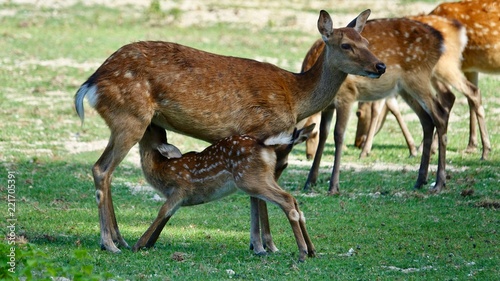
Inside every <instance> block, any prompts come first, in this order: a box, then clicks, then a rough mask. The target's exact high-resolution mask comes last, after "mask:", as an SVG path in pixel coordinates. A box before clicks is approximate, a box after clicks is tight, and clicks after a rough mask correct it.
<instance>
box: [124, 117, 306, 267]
mask: <svg viewBox="0 0 500 281" xmlns="http://www.w3.org/2000/svg"><path fill="white" fill-rule="evenodd" d="M312 127H314V125H312ZM312 127H311V126H309V127H306V128H304V130H299V131H296V132H294V134H293V135H292V136H290V135H289V134H280V135H278V136H273V137H269V138H267V139H265V140H263V141H260V140H257V139H255V138H253V137H251V136H248V135H241V136H240V135H238V136H231V137H227V138H224V139H222V140H220V141H218V142H217V143H215V144H213V145H211V146H209V147H208V148H206V149H205V150H203V151H202V152H199V153H196V152H190V153H186V154H184V155H181V153H180V151H179V150H178V149H177V148H176V147H175V146H173V145H171V144H168V143H167V136H166V132H165V129H163V128H162V127H160V126H157V125H154V124H151V125H150V126H149V127H148V128H147V129H146V132H145V133H144V136H143V137H142V139H141V140H140V141H139V151H140V155H141V165H142V170H143V173H144V176H145V178H146V180H147V181H148V182H149V183H150V184H151V185H152V186H153V187H154V188H155V189H156V190H157V191H159V192H161V193H162V194H163V195H164V196H165V198H166V201H165V203H164V204H163V205H162V206H161V209H160V211H159V212H158V216H157V217H156V219H155V220H154V221H153V223H152V224H151V226H150V227H149V228H148V230H147V231H146V232H145V233H144V234H143V235H142V237H141V238H140V239H139V241H137V243H136V244H135V246H134V247H133V250H134V251H137V250H139V249H141V248H143V247H148V248H149V247H152V246H153V245H154V244H155V242H156V240H157V239H158V236H159V235H160V233H161V231H162V229H163V228H164V227H165V225H166V223H167V222H168V221H169V219H170V218H171V217H172V216H173V215H174V213H175V212H176V211H177V210H178V209H179V208H180V207H181V206H192V205H197V204H203V203H207V202H211V201H214V200H217V199H220V198H222V197H225V196H227V195H229V194H231V193H233V192H235V191H236V190H237V189H240V190H242V191H243V192H245V193H247V194H248V195H250V196H253V197H257V198H259V199H261V200H266V201H268V202H272V203H275V204H276V205H278V206H279V207H280V208H281V209H282V210H283V212H285V214H286V216H287V217H288V220H289V222H290V225H291V226H292V230H293V233H294V235H295V239H296V242H297V246H298V247H299V261H304V259H305V257H306V255H309V256H311V257H313V256H315V249H314V245H313V244H312V242H311V239H310V238H309V234H308V233H307V230H306V225H305V218H304V214H303V213H302V212H301V211H300V210H299V206H298V203H297V201H296V200H295V198H294V197H293V196H292V195H290V194H289V193H287V192H285V191H284V190H283V189H281V188H280V186H279V185H278V183H277V182H276V180H275V177H274V175H275V171H276V169H281V168H283V167H282V166H280V164H279V163H277V158H276V152H275V147H282V150H286V151H287V152H289V151H290V150H291V149H292V147H293V146H294V145H295V144H297V143H300V142H303V141H304V140H305V139H307V136H308V134H309V133H310V132H311V130H312ZM258 237H259V236H258V235H257V236H254V237H252V238H257V239H258ZM252 244H253V245H259V244H261V242H260V241H252ZM254 251H255V252H256V253H257V254H262V253H265V250H264V248H263V247H262V246H261V247H260V248H257V247H255V248H254Z"/></svg>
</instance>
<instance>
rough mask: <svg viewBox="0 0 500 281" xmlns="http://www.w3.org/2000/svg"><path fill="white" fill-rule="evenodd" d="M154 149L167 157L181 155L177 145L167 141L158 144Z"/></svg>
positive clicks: (179, 156)
mask: <svg viewBox="0 0 500 281" xmlns="http://www.w3.org/2000/svg"><path fill="white" fill-rule="evenodd" d="M156 149H157V150H158V151H159V152H160V153H161V155H163V156H164V157H166V158H168V159H170V158H181V157H182V153H181V151H180V150H179V149H178V148H177V147H175V146H173V145H171V144H168V143H163V144H160V145H159V146H158V147H157V148H156Z"/></svg>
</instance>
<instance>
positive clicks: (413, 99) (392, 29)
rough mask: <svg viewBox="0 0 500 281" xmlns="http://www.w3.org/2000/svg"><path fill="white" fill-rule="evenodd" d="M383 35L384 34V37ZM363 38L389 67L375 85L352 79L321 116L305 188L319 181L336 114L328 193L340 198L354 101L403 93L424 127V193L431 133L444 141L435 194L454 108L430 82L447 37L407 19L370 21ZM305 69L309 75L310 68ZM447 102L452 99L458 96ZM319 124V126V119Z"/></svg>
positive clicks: (418, 184)
mask: <svg viewBox="0 0 500 281" xmlns="http://www.w3.org/2000/svg"><path fill="white" fill-rule="evenodd" d="M381 30H383V32H380V31H381ZM363 35H364V36H365V38H367V40H369V42H370V47H371V49H372V51H373V52H374V53H375V54H377V56H379V57H381V58H383V60H384V61H385V62H386V64H387V72H386V73H385V74H384V75H383V76H382V77H381V78H380V79H377V80H373V81H368V80H366V79H364V78H362V77H356V76H348V77H347V79H346V80H345V81H344V84H342V86H341V88H340V89H339V91H338V93H337V95H336V97H335V98H334V100H333V102H332V104H331V106H330V107H328V108H327V109H326V110H324V111H323V112H322V113H321V123H320V124H321V125H320V128H319V145H318V150H317V151H316V156H315V158H314V162H313V166H312V167H311V170H310V173H309V176H308V179H307V182H306V185H305V188H306V189H307V188H308V187H309V186H310V185H311V184H314V183H315V182H316V179H317V176H318V170H319V162H320V159H321V155H322V153H323V148H324V143H325V141H326V137H327V135H328V131H329V128H330V123H331V119H332V117H333V112H334V110H337V121H336V123H335V129H334V140H335V160H334V166H333V172H332V176H331V178H330V187H329V193H330V194H337V193H339V174H340V157H341V152H342V146H343V138H344V132H345V130H346V125H347V121H348V119H349V115H350V109H351V106H352V104H353V103H354V102H355V101H356V100H366V101H372V100H378V99H381V98H385V97H388V96H391V95H393V94H394V92H395V91H397V90H399V94H400V95H401V96H402V97H403V98H404V99H405V101H407V103H408V104H409V105H410V107H412V108H413V110H414V111H415V112H416V113H417V115H418V116H419V118H420V121H421V123H422V127H423V128H424V139H425V141H424V153H423V155H422V159H421V165H420V169H419V176H418V179H417V182H416V184H415V188H420V187H421V186H422V185H423V184H424V183H426V181H427V174H428V167H429V161H430V145H431V142H432V132H433V130H434V128H436V129H437V132H438V134H439V135H440V136H441V137H442V138H440V139H441V141H440V143H439V147H440V153H439V155H440V156H439V165H438V166H439V168H438V173H437V180H436V182H437V183H436V187H435V189H436V190H440V189H441V188H442V187H443V186H444V185H445V180H446V176H445V164H446V163H445V151H446V141H445V138H443V136H446V130H447V122H448V117H449V111H450V109H451V106H452V103H451V104H450V103H446V104H443V103H441V102H440V99H439V98H437V97H436V96H434V94H433V92H432V89H431V77H432V71H433V69H434V67H435V65H436V63H437V62H438V60H439V58H440V56H441V52H442V50H443V45H442V40H443V38H442V36H441V35H440V33H439V32H438V31H436V30H435V29H433V28H431V27H430V26H428V25H426V24H423V23H420V22H417V21H413V20H410V19H405V18H399V19H379V20H372V21H369V22H367V24H366V26H365V29H364V31H363ZM322 47H323V45H322V44H321V43H318V42H317V43H315V45H313V47H312V48H322ZM315 53H318V51H310V52H309V53H308V55H307V56H306V58H305V59H304V61H305V62H304V64H303V65H306V66H307V65H311V64H312V63H313V62H314V60H315V59H316V57H313V56H311V54H315ZM303 70H304V71H306V70H307V68H304V69H303ZM449 98H450V99H451V100H454V96H451V97H449ZM316 118H317V117H316ZM315 122H318V119H316V120H315Z"/></svg>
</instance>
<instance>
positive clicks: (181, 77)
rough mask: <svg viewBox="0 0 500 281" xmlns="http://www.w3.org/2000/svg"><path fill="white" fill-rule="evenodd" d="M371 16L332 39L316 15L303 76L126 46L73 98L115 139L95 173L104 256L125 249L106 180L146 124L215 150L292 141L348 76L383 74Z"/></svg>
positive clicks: (328, 24) (180, 49) (168, 47)
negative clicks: (373, 47)
mask: <svg viewBox="0 0 500 281" xmlns="http://www.w3.org/2000/svg"><path fill="white" fill-rule="evenodd" d="M369 13H370V12H369V10H367V11H365V12H363V13H361V14H360V16H359V17H358V18H356V19H355V20H354V21H353V22H352V23H351V24H350V25H349V27H347V28H338V29H334V28H333V26H332V20H331V18H330V15H329V14H328V13H327V12H326V11H321V12H320V17H319V19H318V30H319V31H320V33H321V35H322V38H323V39H324V41H325V42H326V43H327V46H328V47H327V48H326V49H325V52H323V53H322V54H321V55H320V58H319V59H318V60H317V63H316V64H315V65H314V66H313V67H312V68H311V69H310V71H308V72H306V73H300V74H295V73H290V72H288V71H285V70H283V69H280V68H278V67H276V66H274V65H271V64H268V63H261V62H257V61H254V60H249V59H242V58H235V57H228V56H221V55H215V54H211V53H207V52H203V51H200V50H196V49H193V48H189V47H186V46H182V45H178V44H174V43H167V42H137V43H132V44H129V45H126V46H123V47H122V48H120V49H119V50H118V51H116V52H115V53H114V54H113V55H111V56H110V57H109V58H108V59H107V60H106V61H105V62H104V64H103V65H102V66H100V67H99V68H98V69H97V71H96V72H95V73H94V74H93V75H92V76H91V77H90V78H89V79H88V80H87V81H86V82H85V83H84V84H83V85H82V87H81V88H80V90H79V91H78V92H77V94H76V96H75V106H76V109H77V112H78V114H79V115H80V117H81V118H82V119H83V98H84V96H85V95H88V98H89V100H90V101H91V105H93V106H94V108H95V109H96V110H97V112H98V113H99V114H100V115H101V117H102V118H103V119H104V120H105V121H106V124H107V125H108V127H109V129H110V130H111V136H110V140H109V143H108V145H107V147H106V149H105V150H104V152H103V154H102V155H101V157H100V158H99V160H98V161H97V162H96V163H95V165H94V167H93V169H92V171H93V176H94V184H95V188H96V191H98V192H100V193H99V194H102V196H101V197H100V204H99V205H98V207H99V219H100V228H101V246H102V248H104V249H107V250H109V251H112V252H119V251H120V250H119V249H118V248H117V247H116V245H115V242H114V241H116V242H118V244H119V245H120V246H125V247H128V244H127V243H126V241H125V240H124V239H123V237H122V236H121V234H120V232H119V230H118V223H117V222H116V218H115V214H114V207H113V203H112V199H111V178H112V177H111V176H112V173H113V171H114V169H115V168H116V166H117V165H119V163H120V162H121V161H122V160H123V158H124V157H125V155H126V154H127V153H128V151H129V150H130V149H131V148H132V146H133V145H134V144H136V143H137V142H139V141H140V139H141V138H142V136H143V134H144V131H145V130H146V128H147V127H148V126H149V124H150V123H151V122H152V123H154V124H157V125H159V126H161V127H163V128H166V129H168V130H172V131H176V132H179V133H182V134H185V135H188V136H192V137H195V138H198V139H202V140H206V141H208V142H211V143H214V142H216V141H217V140H218V139H221V138H224V137H227V136H231V135H239V134H248V135H251V136H253V137H256V138H258V139H264V138H267V137H269V136H271V135H275V134H277V133H280V132H284V131H288V132H291V131H292V130H293V128H294V126H295V124H296V123H297V121H299V120H301V119H304V118H306V117H307V116H309V115H311V114H313V113H315V112H317V111H320V110H322V109H323V108H324V107H326V106H328V104H329V103H330V101H331V99H332V98H333V96H334V95H335V93H336V91H337V89H338V88H339V87H340V84H341V83H342V82H343V80H344V79H345V77H346V76H347V74H348V73H350V74H355V75H364V76H370V77H372V78H376V77H379V76H380V75H382V74H383V73H384V71H385V65H384V64H383V63H382V62H381V61H380V60H378V59H377V58H376V57H375V56H374V55H373V54H372V53H371V52H370V51H369V50H368V44H367V42H366V40H365V39H364V38H363V37H361V35H360V34H359V32H361V30H362V29H363V27H364V24H365V21H366V19H367V17H368V15H369ZM347 44H348V45H347ZM342 46H344V47H345V46H349V48H348V49H345V48H342ZM252 206H254V205H253V204H252ZM261 213H264V211H263V212H261Z"/></svg>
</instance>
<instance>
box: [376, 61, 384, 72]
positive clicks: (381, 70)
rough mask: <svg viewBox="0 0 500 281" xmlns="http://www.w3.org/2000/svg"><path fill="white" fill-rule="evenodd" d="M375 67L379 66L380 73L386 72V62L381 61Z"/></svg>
mask: <svg viewBox="0 0 500 281" xmlns="http://www.w3.org/2000/svg"><path fill="white" fill-rule="evenodd" d="M375 67H376V68H377V70H378V73H379V74H384V73H385V69H386V67H385V63H383V62H379V63H377V64H376V65H375Z"/></svg>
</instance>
